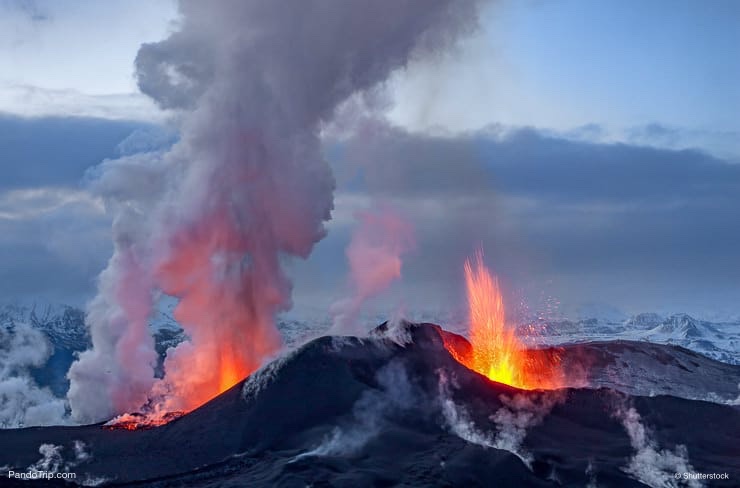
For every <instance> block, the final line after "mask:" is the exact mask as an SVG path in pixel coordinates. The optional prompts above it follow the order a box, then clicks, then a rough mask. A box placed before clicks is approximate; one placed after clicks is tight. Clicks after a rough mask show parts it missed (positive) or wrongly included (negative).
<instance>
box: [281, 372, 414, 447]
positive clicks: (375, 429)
mask: <svg viewBox="0 0 740 488" xmlns="http://www.w3.org/2000/svg"><path fill="white" fill-rule="evenodd" d="M376 379H377V381H378V385H379V386H380V388H379V389H378V390H369V391H366V392H364V393H363V394H362V396H361V397H360V398H359V399H358V400H357V402H356V403H355V405H354V406H353V407H352V419H351V421H350V422H349V425H347V426H345V427H335V428H334V429H333V430H332V432H331V435H329V436H327V438H326V439H324V441H323V442H322V443H321V444H320V445H319V446H318V447H316V448H314V449H312V450H310V451H307V452H304V453H301V454H299V455H298V456H296V458H295V459H294V460H295V461H297V460H298V459H302V458H304V457H308V456H351V455H354V454H356V453H357V452H359V451H360V450H361V449H362V448H363V447H364V446H365V445H366V444H367V443H368V441H370V440H371V439H373V438H374V437H376V436H378V435H379V434H380V433H381V431H382V428H383V426H384V425H385V424H386V423H387V422H388V417H389V416H391V415H392V414H393V413H394V412H400V411H404V410H409V409H410V408H411V407H412V406H413V405H414V404H415V402H418V400H419V398H420V396H419V395H420V394H419V392H417V391H416V389H415V387H414V385H413V384H412V383H411V381H410V380H409V377H408V373H407V372H406V368H405V367H404V366H403V364H402V363H401V362H400V361H393V362H390V363H389V364H387V365H385V366H383V367H382V368H381V369H380V370H379V371H378V372H377V374H376Z"/></svg>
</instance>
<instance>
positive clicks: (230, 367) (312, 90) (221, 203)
mask: <svg viewBox="0 0 740 488" xmlns="http://www.w3.org/2000/svg"><path fill="white" fill-rule="evenodd" d="M180 11H181V20H180V26H179V30H177V31H176V32H174V33H172V35H171V36H170V37H169V38H167V39H165V40H163V41H161V42H158V43H153V44H145V45H143V46H142V47H141V49H140V51H139V54H138V56H137V59H136V72H137V78H138V81H139V86H140V88H141V90H142V92H144V93H145V94H147V95H149V96H150V97H151V98H152V99H154V100H155V102H157V103H158V104H159V105H160V106H161V107H162V108H165V109H168V110H171V111H173V112H175V113H177V114H178V117H179V120H180V121H181V126H180V139H179V141H178V142H177V143H176V144H174V146H172V148H171V149H170V150H169V151H167V152H165V153H163V154H152V155H151V162H150V163H148V164H146V163H145V164H142V165H136V164H133V161H130V160H129V161H127V162H117V163H107V166H108V168H105V167H104V168H101V169H102V171H101V173H102V174H101V175H100V181H101V183H100V185H101V188H104V189H106V190H105V195H106V201H107V204H108V207H109V208H110V209H111V210H112V212H113V214H114V223H113V235H114V254H113V256H112V257H111V259H110V261H109V263H108V267H107V268H106V269H105V271H103V273H102V274H101V275H100V278H99V285H98V295H97V297H96V298H95V299H94V300H93V302H92V303H91V305H90V307H89V310H88V320H87V322H88V324H89V326H90V331H91V336H92V342H93V348H92V349H91V350H89V351H86V352H84V353H83V354H81V355H80V357H79V360H78V361H77V362H76V363H74V364H73V366H72V368H71V369H70V371H69V378H70V382H71V386H70V390H69V393H68V398H69V401H70V405H71V408H72V414H73V416H74V417H75V418H76V419H77V420H80V421H94V420H101V419H104V418H109V417H111V416H113V415H114V414H117V413H122V412H124V411H128V410H135V409H138V408H139V407H141V405H143V404H144V403H146V402H147V401H148V400H149V399H151V398H152V397H154V398H155V399H158V400H155V401H157V402H158V406H159V407H162V408H165V409H168V410H174V409H185V410H187V409H191V408H193V407H195V406H197V405H198V404H199V403H202V402H203V401H205V400H207V399H209V398H210V397H212V396H214V395H215V394H217V393H218V392H219V388H220V385H223V384H224V382H226V381H231V380H233V381H236V380H238V379H240V378H241V377H243V376H245V375H246V374H248V373H249V372H251V371H254V370H255V369H256V368H258V367H259V365H260V363H261V362H262V361H263V359H265V358H266V357H267V356H268V355H270V354H272V353H274V352H275V351H276V349H277V348H279V347H280V340H279V335H278V333H277V330H276V329H275V326H274V316H275V314H276V313H278V312H280V311H283V310H286V309H288V308H289V307H290V306H291V283H290V280H289V279H288V277H287V275H286V273H285V271H284V269H283V261H285V260H287V259H288V258H291V257H292V258H303V259H305V258H307V257H308V255H309V254H310V253H311V251H312V249H313V246H314V244H315V243H316V242H318V241H319V240H321V239H322V238H323V237H324V236H325V234H326V229H325V228H324V222H325V221H327V220H328V219H329V218H330V212H331V210H332V207H333V190H334V179H333V177H332V174H331V171H330V169H329V166H328V164H327V163H326V161H325V160H324V158H323V154H322V148H321V140H320V138H319V132H320V130H321V128H322V127H323V126H324V125H326V124H328V123H329V122H330V121H331V119H332V117H333V115H334V112H335V110H336V108H337V107H338V106H339V105H340V104H341V103H342V102H344V101H345V100H346V99H348V98H350V97H351V96H353V95H355V94H358V93H362V92H364V91H367V90H370V89H372V88H373V87H375V86H377V85H378V84H380V83H382V82H383V81H385V80H386V78H387V77H388V76H389V75H390V73H391V72H393V71H394V70H397V69H402V68H403V67H404V66H405V65H406V64H407V63H408V62H409V60H410V59H411V58H412V57H415V56H423V55H425V54H428V53H431V52H434V51H435V50H437V49H441V48H443V47H445V46H447V45H449V44H450V43H451V42H453V41H454V39H455V38H456V37H458V36H459V35H461V34H463V33H465V32H467V31H469V30H471V29H472V28H474V26H475V23H476V2H473V1H465V0H459V1H452V0H435V1H431V2H430V1H419V0H406V1H400V2H394V3H393V7H392V10H391V11H389V10H388V7H387V6H385V5H380V4H376V3H372V2H364V1H359V0H358V1H347V2H332V1H317V2H288V3H282V2H267V1H253V2H243V1H227V0H224V1H220V2H209V3H207V4H206V3H203V2H198V1H188V0H183V1H181V2H180ZM129 163H132V164H129ZM124 166H125V168H123V167H124ZM144 168H146V169H144ZM119 169H120V170H121V171H117V170H119ZM109 171H117V172H116V173H115V174H114V173H111V172H109ZM142 171H143V172H144V173H142ZM147 171H151V173H152V174H151V178H147V177H146V176H143V179H142V175H143V174H144V175H146V172H147ZM142 181H147V182H148V183H149V185H150V186H148V187H147V188H148V189H147V191H146V192H141V188H140V183H141V182H142ZM144 193H145V194H144ZM162 293H164V294H166V295H171V296H175V297H177V298H178V299H179V304H178V306H177V308H176V310H175V314H174V315H175V318H176V319H177V320H178V322H179V323H181V324H182V326H183V328H184V329H185V332H186V333H187V335H188V336H189V338H190V341H188V342H184V343H182V344H180V345H179V346H178V347H177V348H174V349H171V350H170V351H169V352H168V355H167V359H166V362H165V371H166V373H165V377H164V378H163V379H162V380H157V381H155V379H154V375H153V365H154V362H155V353H154V348H153V341H152V338H151V335H150V332H149V331H148V330H147V327H146V322H147V317H148V316H149V315H150V314H151V311H152V306H153V304H154V302H155V301H156V300H157V299H158V296H159V295H160V294H162ZM193 365H197V367H195V368H194V367H193Z"/></svg>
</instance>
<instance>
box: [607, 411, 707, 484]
mask: <svg viewBox="0 0 740 488" xmlns="http://www.w3.org/2000/svg"><path fill="white" fill-rule="evenodd" d="M616 417H617V418H618V419H619V420H621V422H622V425H623V426H624V428H625V430H626V431H627V434H628V435H629V438H630V443H631V444H632V448H633V449H634V450H635V454H634V455H633V456H632V457H631V458H630V460H629V463H628V464H627V466H626V467H625V468H624V471H625V472H626V473H628V474H631V475H632V476H634V477H635V479H637V480H638V481H640V482H642V483H645V484H646V485H648V486H650V487H651V488H673V487H678V486H688V487H690V488H699V487H701V486H704V485H703V483H702V482H701V481H700V480H695V479H688V480H684V479H678V480H677V479H675V477H674V475H675V474H676V473H693V472H695V470H694V468H693V467H692V466H691V464H689V455H688V451H687V449H686V446H683V445H678V446H676V447H675V449H674V450H672V451H671V450H669V449H660V448H659V447H658V445H657V443H656V442H655V440H653V439H651V438H650V432H649V431H648V429H647V428H646V427H645V425H644V424H643V423H642V418H641V417H640V414H639V413H638V412H637V410H635V409H634V407H631V408H620V409H618V410H617V412H616Z"/></svg>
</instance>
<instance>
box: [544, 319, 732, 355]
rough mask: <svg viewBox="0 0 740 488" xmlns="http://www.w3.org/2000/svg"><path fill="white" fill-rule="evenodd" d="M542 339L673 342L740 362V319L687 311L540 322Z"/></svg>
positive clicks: (557, 341) (559, 341)
mask: <svg viewBox="0 0 740 488" xmlns="http://www.w3.org/2000/svg"><path fill="white" fill-rule="evenodd" d="M535 329H536V330H539V331H540V335H539V337H538V343H540V344H564V343H572V342H592V341H610V340H632V341H648V342H653V343H656V344H672V345H677V346H681V347H685V348H686V349H690V350H692V351H695V352H698V353H700V354H703V355H705V356H707V357H710V358H712V359H716V360H718V361H722V362H725V363H730V364H740V321H732V322H709V321H706V320H699V319H696V318H694V317H692V316H690V315H688V314H685V313H677V314H673V315H670V316H667V317H664V316H662V315H659V314H656V313H641V314H638V315H634V316H632V317H630V318H628V319H627V320H624V321H621V322H614V321H610V320H605V319H598V318H592V319H581V320H577V321H570V320H560V321H551V322H539V323H536V324H535Z"/></svg>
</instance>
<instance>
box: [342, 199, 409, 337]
mask: <svg viewBox="0 0 740 488" xmlns="http://www.w3.org/2000/svg"><path fill="white" fill-rule="evenodd" d="M356 218H357V220H358V224H359V225H358V227H357V228H356V229H355V232H354V234H353V236H352V241H351V242H350V244H349V246H348V247H347V251H346V253H347V260H348V261H349V268H350V281H351V285H352V289H353V295H352V296H351V297H350V298H346V299H344V300H342V301H340V302H337V303H336V304H334V305H333V306H332V312H333V314H334V324H333V327H332V330H333V331H334V332H341V333H353V332H355V333H356V332H359V331H358V330H356V329H357V325H356V322H357V318H358V316H359V314H360V310H361V309H362V306H363V304H364V303H365V302H366V301H367V300H368V299H369V298H371V297H373V296H375V295H377V294H378V293H380V292H382V291H383V290H384V289H386V288H387V287H388V286H389V285H390V284H391V283H392V282H393V281H394V280H397V279H398V278H400V277H401V255H402V254H403V253H405V252H406V251H408V249H409V248H410V247H411V246H412V243H413V232H412V230H411V226H410V225H409V224H408V223H407V222H406V221H405V220H403V219H402V218H401V217H400V216H399V215H398V214H396V213H395V212H393V210H392V209H391V208H390V207H388V206H380V207H379V208H377V209H375V210H373V211H365V212H358V213H357V215H356Z"/></svg>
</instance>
